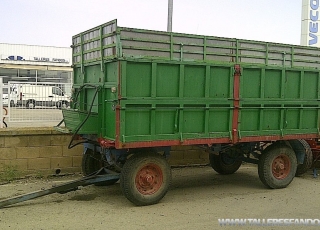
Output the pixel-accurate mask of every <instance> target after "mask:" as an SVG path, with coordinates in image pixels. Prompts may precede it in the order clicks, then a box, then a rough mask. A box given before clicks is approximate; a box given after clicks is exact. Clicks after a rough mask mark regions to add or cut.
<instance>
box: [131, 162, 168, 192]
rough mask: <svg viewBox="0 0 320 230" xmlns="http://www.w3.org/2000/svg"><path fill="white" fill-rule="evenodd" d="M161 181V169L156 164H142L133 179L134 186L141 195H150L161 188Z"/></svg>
mask: <svg viewBox="0 0 320 230" xmlns="http://www.w3.org/2000/svg"><path fill="white" fill-rule="evenodd" d="M162 182H163V174H162V170H161V168H160V167H159V166H158V165H156V164H147V165H145V166H143V167H142V168H141V169H140V170H139V171H138V173H137V175H136V179H135V184H136V188H137V189H138V191H139V192H140V193H141V194H143V195H152V194H154V193H155V192H157V191H158V190H159V189H160V188H161V185H162Z"/></svg>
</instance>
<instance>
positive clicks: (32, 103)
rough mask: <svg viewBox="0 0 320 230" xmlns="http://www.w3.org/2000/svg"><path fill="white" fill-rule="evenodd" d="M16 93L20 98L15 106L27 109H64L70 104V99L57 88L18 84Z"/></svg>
mask: <svg viewBox="0 0 320 230" xmlns="http://www.w3.org/2000/svg"><path fill="white" fill-rule="evenodd" d="M17 92H18V94H19V97H20V98H19V100H18V101H17V106H25V107H26V108H29V109H33V108H35V107H36V106H46V107H48V106H50V107H51V106H55V107H57V108H62V107H64V108H66V107H68V106H69V104H70V97H69V96H67V95H65V93H64V92H63V91H62V89H61V88H59V87H57V86H48V85H32V84H20V85H19V86H18V89H17Z"/></svg>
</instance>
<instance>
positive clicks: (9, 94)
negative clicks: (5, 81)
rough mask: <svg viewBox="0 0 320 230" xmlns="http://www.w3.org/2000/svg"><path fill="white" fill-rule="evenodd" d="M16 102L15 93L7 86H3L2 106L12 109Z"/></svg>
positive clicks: (16, 96)
mask: <svg viewBox="0 0 320 230" xmlns="http://www.w3.org/2000/svg"><path fill="white" fill-rule="evenodd" d="M17 101H18V94H17V91H14V90H12V88H10V89H9V88H8V85H4V87H3V88H2V104H3V106H9V105H10V107H14V106H16V104H17Z"/></svg>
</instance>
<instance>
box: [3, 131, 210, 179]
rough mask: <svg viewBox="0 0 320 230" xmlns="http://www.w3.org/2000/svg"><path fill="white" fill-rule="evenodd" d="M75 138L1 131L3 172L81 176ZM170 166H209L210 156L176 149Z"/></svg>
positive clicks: (185, 148) (79, 150)
mask: <svg viewBox="0 0 320 230" xmlns="http://www.w3.org/2000/svg"><path fill="white" fill-rule="evenodd" d="M70 139H71V136H70V135H68V134H62V133H59V132H57V131H55V130H54V129H53V128H51V127H41V128H5V129H0V172H4V171H6V170H8V168H9V169H10V168H11V169H12V168H14V169H15V170H17V171H18V172H19V174H20V175H33V174H35V175H53V174H56V172H57V170H60V171H61V173H62V174H65V173H73V172H81V159H82V150H83V148H82V145H79V146H76V147H74V148H72V149H68V144H69V142H70ZM169 163H170V164H171V165H173V166H177V165H199V164H201V165H202V164H207V163H208V154H207V153H206V152H204V151H202V150H200V149H199V148H197V147H193V146H191V147H189V146H177V147H172V151H171V157H170V159H169Z"/></svg>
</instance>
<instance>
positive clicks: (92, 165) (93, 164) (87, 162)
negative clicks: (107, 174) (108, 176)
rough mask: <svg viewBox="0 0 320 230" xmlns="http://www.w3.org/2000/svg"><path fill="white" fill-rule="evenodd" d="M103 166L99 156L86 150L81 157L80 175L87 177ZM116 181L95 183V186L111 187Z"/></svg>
mask: <svg viewBox="0 0 320 230" xmlns="http://www.w3.org/2000/svg"><path fill="white" fill-rule="evenodd" d="M103 166H104V163H103V160H102V158H101V154H100V153H97V152H94V151H93V150H91V149H88V150H87V151H86V153H85V154H84V155H83V156H82V174H83V175H84V176H88V175H90V174H92V173H95V172H97V171H98V170H99V169H101V168H102V167H103ZM117 181H118V179H113V180H108V181H103V182H98V183H95V184H94V185H97V186H108V185H113V184H115V183H116V182H117Z"/></svg>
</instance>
